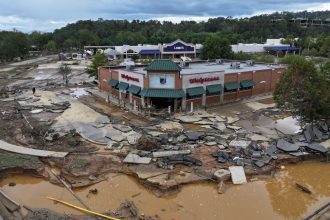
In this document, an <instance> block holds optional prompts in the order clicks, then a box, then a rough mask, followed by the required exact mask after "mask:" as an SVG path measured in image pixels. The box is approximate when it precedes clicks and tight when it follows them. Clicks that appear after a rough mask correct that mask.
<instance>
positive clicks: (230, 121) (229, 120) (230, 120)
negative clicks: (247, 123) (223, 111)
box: [227, 116, 240, 124]
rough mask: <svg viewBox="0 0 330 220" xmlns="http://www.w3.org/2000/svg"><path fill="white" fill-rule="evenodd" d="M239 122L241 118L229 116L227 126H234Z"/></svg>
mask: <svg viewBox="0 0 330 220" xmlns="http://www.w3.org/2000/svg"><path fill="white" fill-rule="evenodd" d="M239 120H240V118H239V117H230V116H228V117H227V124H233V123H235V122H237V121H239Z"/></svg>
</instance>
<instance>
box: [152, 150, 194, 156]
mask: <svg viewBox="0 0 330 220" xmlns="http://www.w3.org/2000/svg"><path fill="white" fill-rule="evenodd" d="M190 153H191V150H179V151H158V152H153V153H152V157H169V156H174V155H180V154H190Z"/></svg>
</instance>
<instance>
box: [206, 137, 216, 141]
mask: <svg viewBox="0 0 330 220" xmlns="http://www.w3.org/2000/svg"><path fill="white" fill-rule="evenodd" d="M204 140H205V141H214V140H215V137H214V136H206V137H204Z"/></svg>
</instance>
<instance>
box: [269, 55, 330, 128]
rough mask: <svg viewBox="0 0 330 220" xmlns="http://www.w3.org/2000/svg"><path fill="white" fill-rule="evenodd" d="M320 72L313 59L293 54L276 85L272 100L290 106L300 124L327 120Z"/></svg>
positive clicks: (327, 96)
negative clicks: (305, 58) (307, 59)
mask: <svg viewBox="0 0 330 220" xmlns="http://www.w3.org/2000/svg"><path fill="white" fill-rule="evenodd" d="M329 66H330V64H329ZM324 68H326V69H327V68H328V67H324ZM323 71H325V70H323ZM321 72H322V71H319V70H318V69H317V68H316V67H315V64H314V63H313V62H311V61H306V60H304V59H303V58H301V57H296V58H295V59H294V60H293V61H292V63H291V64H290V65H289V66H288V68H287V69H286V70H285V71H284V72H283V74H282V75H281V78H280V80H279V82H278V83H277V85H276V89H275V91H274V100H275V102H276V103H278V104H279V105H282V106H285V107H287V108H288V109H290V110H291V111H292V114H293V115H294V116H296V117H297V118H298V119H299V121H300V122H301V123H302V124H306V123H315V122H319V121H321V120H323V119H329V102H328V101H329V95H328V94H329V88H328V87H327V86H328V85H329V84H328V85H327V84H326V83H325V81H324V78H323V79H322V74H321ZM328 76H329V75H327V77H328ZM327 99H328V100H327Z"/></svg>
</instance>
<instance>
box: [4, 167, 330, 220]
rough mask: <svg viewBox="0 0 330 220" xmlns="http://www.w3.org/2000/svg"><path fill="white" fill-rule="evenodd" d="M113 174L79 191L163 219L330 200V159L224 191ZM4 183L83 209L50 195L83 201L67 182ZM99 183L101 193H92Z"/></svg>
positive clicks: (296, 211)
mask: <svg viewBox="0 0 330 220" xmlns="http://www.w3.org/2000/svg"><path fill="white" fill-rule="evenodd" d="M108 177H109V178H108V180H107V181H104V182H101V183H98V184H96V185H93V186H90V187H87V188H83V189H81V190H76V191H75V192H76V193H77V195H79V196H80V198H82V199H83V200H84V202H85V203H86V204H87V205H88V206H89V207H91V209H92V210H93V211H97V212H105V211H108V210H114V209H115V208H117V207H118V206H119V204H120V203H121V202H123V201H124V200H125V199H127V200H132V201H134V203H135V204H136V206H137V207H138V208H139V209H140V212H141V213H145V214H147V215H150V216H153V215H158V216H159V217H160V218H161V219H171V220H172V219H208V220H209V219H242V218H244V219H301V218H302V217H304V216H306V215H307V214H309V213H311V212H313V211H314V210H316V209H317V208H318V207H320V206H322V205H323V204H325V203H326V202H328V201H329V200H330V164H329V163H319V162H306V163H303V164H299V165H289V166H286V167H285V168H284V169H282V170H281V171H279V172H277V173H276V174H275V177H274V178H270V177H257V178H254V179H252V180H251V181H249V183H248V184H245V185H240V186H233V185H229V184H228V185H227V186H228V190H227V191H226V192H225V193H224V194H218V189H217V186H216V185H215V184H211V183H201V184H190V185H187V186H185V187H183V188H182V191H181V192H179V193H177V194H175V195H171V196H166V197H162V198H159V197H156V196H155V195H154V194H152V193H151V192H150V191H148V190H147V189H145V188H144V187H142V186H141V185H140V184H139V183H138V182H137V181H136V180H135V179H133V178H131V177H128V176H126V175H119V174H109V176H108ZM9 183H15V184H16V185H15V186H9ZM295 183H300V184H304V185H305V186H307V187H308V188H309V189H310V190H311V191H312V192H313V194H312V195H309V194H307V193H304V192H302V191H300V190H299V189H297V188H296V187H295ZM0 186H1V187H2V190H3V191H4V192H5V193H7V194H8V195H9V196H11V197H12V198H13V199H15V200H16V201H18V202H19V203H20V204H22V205H26V206H28V207H32V208H37V207H38V208H48V209H51V210H54V211H57V212H60V213H67V214H69V213H72V214H80V213H79V212H77V211H75V210H73V209H70V208H67V207H64V206H63V205H60V204H54V203H53V202H52V201H50V200H48V199H47V198H46V197H47V196H52V197H55V198H57V199H60V200H64V201H67V202H70V203H72V204H75V205H78V206H81V204H79V203H78V202H77V201H76V200H75V199H74V198H73V197H72V195H71V194H70V193H68V192H67V191H66V189H65V188H62V187H59V186H56V185H53V184H51V183H49V182H47V181H44V180H42V179H39V178H34V177H28V176H11V177H8V178H6V179H4V180H2V181H1V182H0ZM95 188H96V189H97V190H98V193H97V194H91V193H89V190H90V189H95Z"/></svg>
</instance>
